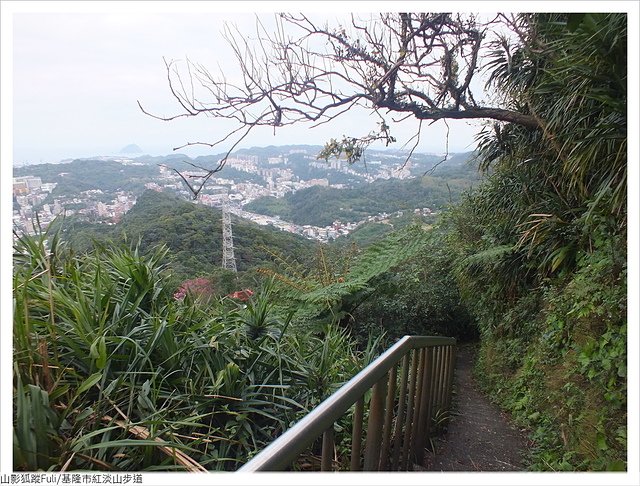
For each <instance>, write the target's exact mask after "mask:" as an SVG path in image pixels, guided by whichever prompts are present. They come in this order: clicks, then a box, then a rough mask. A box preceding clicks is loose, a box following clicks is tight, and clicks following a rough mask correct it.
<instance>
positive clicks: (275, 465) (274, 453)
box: [238, 336, 456, 472]
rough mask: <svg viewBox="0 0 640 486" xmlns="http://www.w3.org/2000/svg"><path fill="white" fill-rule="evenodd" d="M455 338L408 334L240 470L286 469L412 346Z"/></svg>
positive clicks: (450, 342)
mask: <svg viewBox="0 0 640 486" xmlns="http://www.w3.org/2000/svg"><path fill="white" fill-rule="evenodd" d="M455 344H456V340H455V338H450V337H441V336H404V337H403V338H401V339H400V340H399V341H398V342H397V343H396V344H394V345H393V346H391V347H390V348H389V349H388V350H387V351H385V352H384V353H383V354H381V355H380V356H379V357H378V358H377V359H376V360H374V361H373V362H372V363H371V364H369V365H368V366H367V367H366V368H364V369H363V370H362V371H360V372H359V373H358V374H357V375H355V376H354V377H353V378H351V380H349V381H348V382H347V383H345V384H344V385H342V387H340V388H339V389H338V390H337V391H336V392H335V393H333V394H332V395H331V396H329V397H328V398H327V399H325V400H324V401H323V402H322V403H321V404H320V405H318V406H317V407H316V408H315V409H314V410H313V411H311V412H309V414H307V415H306V416H305V417H303V418H302V419H301V420H300V421H299V422H297V423H296V424H295V425H294V426H293V427H291V428H290V429H289V430H287V431H286V432H285V433H284V434H282V435H281V436H280V437H278V438H277V439H276V440H275V441H274V442H272V443H271V444H269V445H268V446H267V447H266V448H265V449H264V450H262V451H261V452H260V453H259V454H258V455H257V456H255V457H254V458H253V459H251V460H250V461H249V462H248V463H247V464H245V465H244V466H243V467H241V468H240V469H239V470H238V472H255V471H277V470H284V469H285V468H286V467H287V466H289V465H290V464H291V463H292V462H293V461H294V460H295V459H296V458H297V457H298V456H299V455H300V454H301V453H302V452H304V450H305V449H306V448H307V447H308V446H309V445H311V444H312V443H313V442H314V441H315V440H316V438H317V437H318V436H320V435H321V434H322V433H323V432H324V431H325V430H327V429H328V428H329V427H331V426H332V425H333V423H334V422H335V421H336V420H338V419H339V418H340V417H341V416H342V415H343V414H344V413H345V412H346V411H347V410H349V408H350V407H351V406H352V405H353V404H354V403H356V401H357V400H359V399H360V398H361V397H362V396H363V395H364V393H366V392H367V391H368V390H369V389H371V387H373V385H374V384H375V383H377V382H378V381H379V380H380V379H381V378H382V377H383V376H384V375H385V373H387V372H388V371H389V370H390V369H391V368H392V367H393V366H395V365H396V364H398V362H399V361H400V360H401V359H402V358H403V356H404V355H405V354H406V353H407V352H409V351H411V350H412V349H418V348H425V347H429V346H448V345H455Z"/></svg>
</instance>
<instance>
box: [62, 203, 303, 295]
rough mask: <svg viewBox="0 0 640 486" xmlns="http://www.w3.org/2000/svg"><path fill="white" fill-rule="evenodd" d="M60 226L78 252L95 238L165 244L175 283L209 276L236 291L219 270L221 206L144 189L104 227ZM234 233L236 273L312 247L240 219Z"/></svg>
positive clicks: (144, 247) (223, 289)
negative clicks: (123, 212)
mask: <svg viewBox="0 0 640 486" xmlns="http://www.w3.org/2000/svg"><path fill="white" fill-rule="evenodd" d="M54 227H56V226H55V225H54ZM62 227H63V230H62V231H63V233H62V234H63V235H64V237H65V238H66V239H68V240H69V241H70V242H71V243H73V245H74V246H75V247H77V248H78V249H79V250H81V251H88V250H90V249H91V247H92V246H93V240H94V239H95V240H96V241H98V242H103V243H104V244H108V243H107V242H108V241H109V240H111V241H114V242H115V244H116V245H117V244H119V243H121V242H125V241H134V242H135V241H138V240H139V241H140V251H141V252H143V253H147V252H151V251H153V249H154V248H156V247H158V246H162V245H165V246H166V247H167V249H168V254H167V257H168V259H169V263H168V267H169V269H170V270H171V271H172V273H173V276H174V279H175V286H176V287H177V286H178V285H179V283H180V282H181V281H183V280H186V279H188V278H193V277H200V276H207V277H211V278H213V279H214V280H216V281H217V282H219V289H215V290H216V291H217V293H219V294H224V293H228V292H230V291H232V290H236V289H235V288H230V287H232V285H231V284H230V282H229V275H225V273H224V272H223V271H221V270H220V263H221V261H222V215H221V213H220V211H219V210H216V209H213V208H209V207H206V206H201V205H195V204H193V203H191V202H188V201H185V200H183V199H180V198H177V197H174V196H171V195H169V194H165V193H159V192H155V191H145V192H144V193H143V194H142V195H141V196H139V197H138V199H137V201H136V205H135V206H134V207H133V208H132V209H131V210H130V211H129V212H128V213H127V214H126V215H125V216H124V217H123V219H122V221H121V222H120V223H118V224H117V225H115V226H113V227H112V228H111V229H110V230H108V231H105V229H104V226H102V225H82V226H80V227H78V225H77V224H76V223H75V222H74V221H73V220H71V221H70V222H69V224H66V222H64V223H62ZM233 235H234V246H235V257H236V260H237V265H238V270H239V271H240V272H245V271H247V270H249V269H251V268H255V267H259V266H270V265H271V263H272V260H273V256H272V254H273V252H278V251H282V252H283V253H285V254H288V255H291V256H294V257H298V258H300V259H301V260H303V259H304V255H306V254H307V253H308V251H309V249H310V248H311V247H313V243H312V242H310V241H308V240H306V239H305V238H303V237H301V236H297V235H293V234H290V233H286V232H282V231H279V230H277V229H275V228H265V227H259V226H258V225H256V224H253V223H250V222H248V221H244V220H242V221H241V220H234V226H233ZM247 280H249V281H248V282H246V281H245V282H242V283H241V284H240V285H245V286H246V285H251V284H252V281H251V280H250V279H247ZM234 285H235V284H234Z"/></svg>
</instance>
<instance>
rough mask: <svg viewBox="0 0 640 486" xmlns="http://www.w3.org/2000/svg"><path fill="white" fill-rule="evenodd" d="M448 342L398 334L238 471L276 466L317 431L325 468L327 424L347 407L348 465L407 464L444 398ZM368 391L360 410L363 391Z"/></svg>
mask: <svg viewBox="0 0 640 486" xmlns="http://www.w3.org/2000/svg"><path fill="white" fill-rule="evenodd" d="M455 344H456V341H455V339H453V338H447V337H427V336H405V337H403V338H402V339H400V340H399V341H398V342H397V343H396V344H395V345H394V346H392V347H391V348H389V349H388V350H387V351H385V352H384V353H383V354H382V355H381V356H380V357H378V358H377V359H376V360H375V361H374V362H373V363H371V364H370V365H369V366H367V367H366V368H365V369H363V370H362V371H361V372H360V373H358V374H357V375H356V376H354V377H353V378H352V379H351V380H349V381H348V382H347V383H345V384H344V385H343V386H342V387H341V388H340V389H339V390H338V391H336V392H335V393H334V394H333V395H331V396H330V397H329V398H327V399H326V400H325V401H323V402H322V403H321V404H320V405H319V406H318V407H317V408H315V409H314V410H313V411H311V412H310V413H309V414H308V415H306V416H305V417H304V418H302V419H301V420H300V421H299V422H298V423H296V424H295V425H294V426H293V427H292V428H290V429H289V430H287V431H286V432H285V433H284V434H283V435H282V436H280V437H279V438H278V439H276V440H275V441H274V442H272V443H271V444H270V445H269V446H267V447H266V448H265V449H264V450H263V451H262V452H260V453H259V454H258V455H256V456H255V457H254V458H253V459H252V460H250V461H249V462H248V463H247V464H245V465H244V466H243V467H242V468H240V469H239V470H238V472H255V471H284V470H286V469H287V468H289V467H290V466H291V465H292V464H293V463H294V461H296V459H297V458H298V457H299V456H300V454H302V453H303V452H305V451H306V450H307V449H308V448H309V446H311V445H312V444H313V443H314V442H315V441H316V440H317V439H318V438H319V437H320V435H322V453H321V457H322V458H321V461H320V470H321V471H330V470H332V469H333V462H334V455H335V441H334V423H335V422H336V421H337V420H338V419H340V418H341V417H342V416H344V415H345V413H347V411H348V410H349V409H350V408H351V407H354V411H353V415H352V437H351V458H350V469H351V470H352V471H362V470H363V471H397V470H408V469H410V468H412V465H413V464H418V463H420V462H421V461H422V454H423V451H424V448H425V446H426V442H427V440H428V438H429V437H430V434H431V433H432V431H433V430H434V424H435V421H436V420H437V419H439V418H440V417H442V416H443V412H445V411H447V410H448V408H449V406H450V404H451V388H452V386H451V385H452V382H453V369H454V360H455ZM369 390H371V397H370V400H368V405H369V407H368V414H365V401H366V400H365V394H366V393H367V392H368V391H369ZM365 415H367V416H368V418H367V424H366V429H365V427H364V423H363V422H364V419H365ZM364 430H366V434H364V438H363V431H364ZM363 439H364V440H363ZM363 442H364V447H363Z"/></svg>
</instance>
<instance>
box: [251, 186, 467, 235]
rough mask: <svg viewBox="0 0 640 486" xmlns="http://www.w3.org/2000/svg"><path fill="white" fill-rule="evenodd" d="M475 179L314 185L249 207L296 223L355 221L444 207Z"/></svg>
mask: <svg viewBox="0 0 640 486" xmlns="http://www.w3.org/2000/svg"><path fill="white" fill-rule="evenodd" d="M475 182H476V181H475V179H471V178H459V179H453V178H444V177H434V176H423V177H418V178H414V179H408V180H398V179H390V180H378V181H374V182H372V183H369V184H360V185H358V186H356V187H354V188H353V189H349V190H343V189H335V188H331V187H320V186H314V187H310V188H308V189H303V190H300V191H297V192H295V193H293V194H288V195H286V196H285V197H284V198H283V199H280V200H274V198H259V199H256V200H255V201H253V202H251V203H249V204H247V206H246V208H247V210H249V211H254V212H256V213H260V214H267V215H272V216H276V215H278V216H280V217H281V218H282V219H285V220H288V221H291V222H293V223H295V224H303V225H304V224H311V225H315V226H327V225H330V224H332V223H333V222H334V221H336V220H340V221H343V222H355V221H360V220H362V219H365V218H366V217H367V216H372V215H377V214H378V213H383V212H386V213H393V212H396V211H413V210H414V209H415V208H424V207H429V208H431V209H433V210H437V209H443V208H445V207H447V206H448V205H449V204H450V203H452V202H456V201H457V200H458V199H459V196H460V193H461V192H462V191H463V190H465V189H468V188H469V187H470V186H471V185H472V184H474V183H475Z"/></svg>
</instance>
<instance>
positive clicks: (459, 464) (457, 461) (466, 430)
mask: <svg viewBox="0 0 640 486" xmlns="http://www.w3.org/2000/svg"><path fill="white" fill-rule="evenodd" d="M473 362H474V356H473V349H472V348H470V347H468V346H461V347H460V348H458V354H457V358H456V369H455V378H454V387H455V395H454V398H453V407H452V408H453V416H452V418H451V421H450V423H449V428H448V432H447V433H446V434H445V435H444V436H443V437H442V438H440V439H438V440H437V442H436V451H435V453H427V456H426V458H425V464H424V469H423V470H426V471H523V470H525V467H524V465H523V456H524V452H525V450H526V448H527V440H526V438H525V436H524V435H523V434H522V433H521V432H520V431H519V430H518V429H517V428H516V427H515V426H514V425H513V424H512V423H511V421H510V419H509V418H508V416H507V415H506V414H505V413H504V412H502V411H501V410H500V408H498V407H497V406H496V405H494V404H493V403H491V402H490V401H489V399H488V398H487V397H486V395H484V394H483V393H482V392H481V391H480V388H479V386H478V384H477V383H476V381H475V379H474V378H473V376H472V373H471V371H472V367H473Z"/></svg>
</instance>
